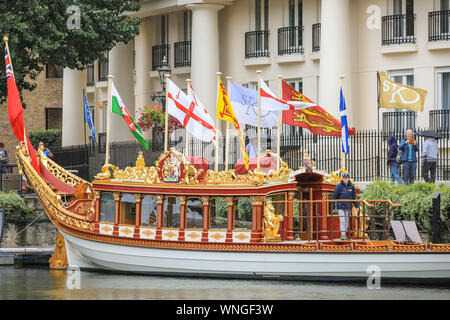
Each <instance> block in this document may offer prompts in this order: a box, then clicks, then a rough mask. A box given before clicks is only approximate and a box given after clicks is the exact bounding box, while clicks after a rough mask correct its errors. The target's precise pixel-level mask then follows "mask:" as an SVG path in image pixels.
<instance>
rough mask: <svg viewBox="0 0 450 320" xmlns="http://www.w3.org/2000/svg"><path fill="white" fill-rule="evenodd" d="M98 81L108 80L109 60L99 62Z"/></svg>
mask: <svg viewBox="0 0 450 320" xmlns="http://www.w3.org/2000/svg"><path fill="white" fill-rule="evenodd" d="M98 81H108V62H102V61H99V62H98Z"/></svg>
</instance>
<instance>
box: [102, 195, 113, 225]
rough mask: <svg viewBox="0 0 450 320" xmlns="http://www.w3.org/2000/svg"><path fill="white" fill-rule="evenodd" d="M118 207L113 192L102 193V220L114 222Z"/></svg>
mask: <svg viewBox="0 0 450 320" xmlns="http://www.w3.org/2000/svg"><path fill="white" fill-rule="evenodd" d="M115 211H116V207H115V201H114V197H113V195H112V194H111V193H105V194H102V196H101V197H100V222H111V223H114V215H115Z"/></svg>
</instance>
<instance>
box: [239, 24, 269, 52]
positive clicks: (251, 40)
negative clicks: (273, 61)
mask: <svg viewBox="0 0 450 320" xmlns="http://www.w3.org/2000/svg"><path fill="white" fill-rule="evenodd" d="M269 55H270V53H269V30H260V31H249V32H246V33H245V58H246V59H248V58H257V57H268V56H269Z"/></svg>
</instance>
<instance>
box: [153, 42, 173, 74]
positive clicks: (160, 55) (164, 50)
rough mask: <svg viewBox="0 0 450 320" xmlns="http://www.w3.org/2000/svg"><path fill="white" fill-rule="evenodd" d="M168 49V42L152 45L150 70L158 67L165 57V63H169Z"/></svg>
mask: <svg viewBox="0 0 450 320" xmlns="http://www.w3.org/2000/svg"><path fill="white" fill-rule="evenodd" d="M169 49H170V46H169V45H168V44H161V45H157V46H153V47H152V70H156V69H158V68H159V67H160V66H161V65H162V62H163V59H164V58H166V62H167V64H169Z"/></svg>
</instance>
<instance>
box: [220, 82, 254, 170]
mask: <svg viewBox="0 0 450 320" xmlns="http://www.w3.org/2000/svg"><path fill="white" fill-rule="evenodd" d="M217 91H218V92H217V118H219V119H221V120H224V121H228V122H230V123H232V124H233V125H234V127H235V129H236V131H237V134H238V138H239V145H240V146H241V151H242V154H243V156H244V163H245V169H246V170H248V168H249V160H248V154H247V150H246V149H245V142H244V137H243V135H242V131H241V128H240V126H239V122H238V121H237V119H236V115H235V114H234V110H233V107H232V106H231V102H230V99H229V98H228V94H227V90H225V87H224V86H223V83H222V80H220V77H219V82H218V88H217Z"/></svg>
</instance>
